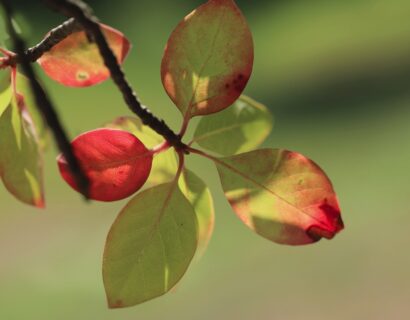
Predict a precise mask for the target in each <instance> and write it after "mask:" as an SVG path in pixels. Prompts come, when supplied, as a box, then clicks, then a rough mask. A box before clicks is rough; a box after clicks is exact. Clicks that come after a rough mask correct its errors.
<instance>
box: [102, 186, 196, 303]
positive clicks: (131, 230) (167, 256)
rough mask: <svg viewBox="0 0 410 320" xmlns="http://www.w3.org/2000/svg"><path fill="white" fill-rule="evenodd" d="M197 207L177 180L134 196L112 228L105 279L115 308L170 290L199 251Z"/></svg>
mask: <svg viewBox="0 0 410 320" xmlns="http://www.w3.org/2000/svg"><path fill="white" fill-rule="evenodd" d="M196 246H197V226H196V217H195V212H194V209H193V208H192V206H191V204H190V203H189V202H188V200H187V199H186V198H185V197H184V196H183V195H182V193H181V191H180V190H179V189H178V187H177V185H176V184H175V183H168V184H163V185H159V186H156V187H153V188H151V189H148V190H146V191H143V192H141V193H139V194H138V195H136V196H135V197H134V198H133V199H132V200H131V201H130V202H129V203H128V204H127V206H126V207H125V208H124V209H123V210H122V211H121V213H120V214H119V216H118V218H117V219H116V221H115V222H114V224H113V225H112V227H111V230H110V232H109V234H108V237H107V242H106V245H105V250H104V262H103V277H104V285H105V290H106V294H107V299H108V304H109V306H110V307H111V308H123V307H129V306H133V305H136V304H139V303H142V302H144V301H147V300H150V299H153V298H156V297H159V296H161V295H163V294H165V293H166V292H168V291H169V290H171V289H172V288H173V287H174V286H175V285H176V284H177V283H178V281H179V280H180V279H181V277H182V276H183V275H184V274H185V272H186V270H187V268H188V266H189V264H190V262H191V260H192V258H193V256H194V254H195V250H196Z"/></svg>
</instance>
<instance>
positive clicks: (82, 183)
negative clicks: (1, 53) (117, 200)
mask: <svg viewBox="0 0 410 320" xmlns="http://www.w3.org/2000/svg"><path fill="white" fill-rule="evenodd" d="M1 4H2V6H3V8H4V12H5V16H6V24H7V28H8V32H9V34H10V37H11V39H12V40H13V43H14V47H15V51H16V53H17V54H18V55H20V57H21V61H20V63H21V66H22V69H23V71H24V73H25V74H26V76H27V78H28V79H29V83H30V87H31V90H32V92H33V95H34V97H35V101H36V103H37V106H38V109H39V111H40V113H41V114H42V116H43V118H44V119H45V121H46V123H47V125H48V127H49V128H50V129H51V131H52V132H53V135H54V139H55V141H56V143H57V145H58V147H59V149H60V151H61V152H62V153H63V155H64V157H65V158H66V160H67V162H68V165H69V168H70V170H71V172H72V173H73V175H74V177H75V180H76V182H77V184H78V186H79V188H80V191H81V193H82V194H83V195H84V196H85V197H86V198H87V195H88V189H89V181H88V178H87V176H86V175H85V173H84V172H83V170H82V168H81V166H80V164H79V162H78V160H77V158H76V156H75V155H74V152H73V150H72V148H71V144H70V140H69V139H68V137H67V134H66V132H65V130H64V128H63V126H62V124H61V122H60V119H59V117H58V114H57V112H56V111H55V109H54V106H53V104H52V103H51V100H50V98H49V97H48V95H47V93H46V92H45V91H44V89H43V88H42V86H41V85H40V83H39V82H38V80H37V76H36V74H35V72H34V69H33V68H32V66H31V64H30V61H29V60H27V59H26V56H25V42H24V40H23V39H22V38H20V36H19V35H18V34H17V32H16V30H15V29H14V25H13V22H12V17H13V11H12V9H11V6H10V5H9V2H8V0H1Z"/></svg>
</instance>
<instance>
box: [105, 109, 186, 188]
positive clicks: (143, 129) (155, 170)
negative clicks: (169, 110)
mask: <svg viewBox="0 0 410 320" xmlns="http://www.w3.org/2000/svg"><path fill="white" fill-rule="evenodd" d="M105 127H106V128H112V129H120V130H125V131H129V132H131V133H132V134H134V135H135V136H136V137H137V138H138V139H140V140H141V141H142V143H144V144H145V145H146V146H147V147H148V148H154V147H156V146H158V145H159V144H161V143H162V142H163V141H164V138H163V137H162V136H160V135H159V134H157V133H156V132H155V131H154V130H152V129H151V128H150V127H148V126H145V125H144V124H143V123H142V122H141V120H140V119H138V118H135V117H119V118H117V119H115V120H114V121H113V122H111V123H108V124H106V125H105ZM177 168H178V162H177V158H176V154H175V151H174V149H173V148H171V149H169V150H167V151H165V152H161V153H159V154H156V155H155V157H154V160H153V163H152V169H151V173H150V175H149V177H148V180H147V184H148V185H157V184H161V183H165V182H169V181H171V180H172V179H173V178H174V177H175V174H176V172H177Z"/></svg>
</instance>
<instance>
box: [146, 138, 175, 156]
mask: <svg viewBox="0 0 410 320" xmlns="http://www.w3.org/2000/svg"><path fill="white" fill-rule="evenodd" d="M170 147H171V145H170V144H169V142H168V141H166V140H165V141H164V142H162V143H160V144H159V145H157V146H155V147H154V148H152V149H151V154H152V155H154V156H155V155H157V154H159V153H162V152H165V151H167V150H168V149H169V148H170Z"/></svg>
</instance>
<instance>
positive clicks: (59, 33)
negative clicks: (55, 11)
mask: <svg viewBox="0 0 410 320" xmlns="http://www.w3.org/2000/svg"><path fill="white" fill-rule="evenodd" d="M80 30H82V26H81V25H80V24H79V23H77V22H76V21H75V20H74V19H73V18H71V19H68V20H67V21H65V22H64V23H62V24H61V25H59V26H58V27H56V28H54V29H52V30H51V31H50V32H49V33H48V34H47V36H46V37H45V38H44V39H43V40H42V41H41V42H40V43H39V44H37V45H35V46H34V47H31V48H29V49H27V50H25V51H24V57H25V59H26V60H27V61H29V62H35V61H37V60H38V59H39V58H40V57H41V56H42V55H43V54H44V53H46V52H47V51H50V50H51V48H53V47H54V46H55V45H56V44H58V43H60V42H61V41H62V40H64V39H65V38H67V37H68V36H69V35H70V34H72V33H74V32H77V31H80ZM21 59H22V56H21V55H20V54H16V55H14V56H11V57H10V58H9V59H8V60H6V61H5V63H4V64H3V65H9V66H11V65H15V64H18V63H21Z"/></svg>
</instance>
